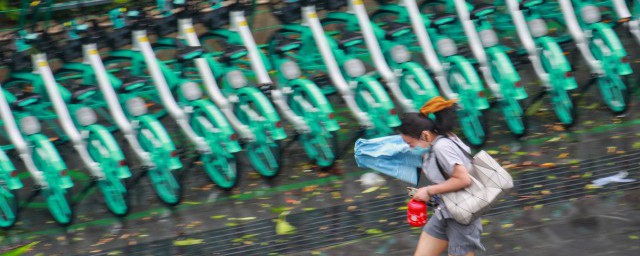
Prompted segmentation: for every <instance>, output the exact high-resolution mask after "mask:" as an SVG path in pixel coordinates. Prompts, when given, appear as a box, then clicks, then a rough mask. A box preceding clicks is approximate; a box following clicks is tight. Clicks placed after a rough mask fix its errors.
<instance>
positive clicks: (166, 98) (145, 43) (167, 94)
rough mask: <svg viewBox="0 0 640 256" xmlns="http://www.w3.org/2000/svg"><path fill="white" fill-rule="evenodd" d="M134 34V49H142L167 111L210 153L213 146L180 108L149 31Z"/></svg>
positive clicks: (194, 141)
mask: <svg viewBox="0 0 640 256" xmlns="http://www.w3.org/2000/svg"><path fill="white" fill-rule="evenodd" d="M132 34H133V42H134V43H133V48H132V50H134V51H140V52H141V53H142V55H143V56H144V61H145V63H146V65H147V68H148V69H149V72H150V73H151V77H152V78H153V84H154V86H155V87H156V90H158V94H159V96H160V100H161V101H162V105H163V106H164V108H165V109H166V110H167V112H169V115H170V116H171V117H172V118H173V119H174V120H175V121H176V123H177V124H178V126H180V128H181V129H182V131H183V132H184V133H185V134H186V135H187V137H188V138H189V140H190V141H191V142H192V143H193V144H194V145H195V147H196V149H197V150H198V151H200V152H202V153H210V152H211V148H210V147H209V145H207V143H206V141H205V139H204V138H202V137H200V136H198V134H196V132H195V131H194V130H193V127H191V125H190V124H189V117H188V116H187V113H185V111H184V110H183V109H182V108H180V106H179V105H178V103H177V102H176V101H175V99H174V98H173V94H172V93H171V90H170V89H169V85H167V80H166V79H165V77H164V75H163V74H162V71H161V70H160V66H159V65H158V59H157V58H156V55H155V53H154V52H153V49H152V48H151V44H150V43H149V39H148V38H147V31H145V30H135V31H133V33H132Z"/></svg>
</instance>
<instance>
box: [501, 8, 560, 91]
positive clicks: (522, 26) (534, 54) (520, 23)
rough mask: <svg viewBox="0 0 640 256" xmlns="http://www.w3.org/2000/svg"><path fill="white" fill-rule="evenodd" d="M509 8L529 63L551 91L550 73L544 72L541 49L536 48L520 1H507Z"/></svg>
mask: <svg viewBox="0 0 640 256" xmlns="http://www.w3.org/2000/svg"><path fill="white" fill-rule="evenodd" d="M506 4H507V7H508V8H509V14H510V15H511V19H512V20H513V23H514V24H515V26H516V32H517V33H518V38H519V39H520V42H521V43H522V45H523V46H524V48H525V49H526V50H527V53H528V55H529V61H531V65H532V66H533V70H534V71H535V73H536V75H537V76H538V78H540V80H541V81H542V83H543V85H544V86H545V88H547V89H551V82H550V81H549V73H547V72H545V71H544V68H543V67H542V61H541V60H540V55H539V54H540V49H538V47H537V46H536V43H535V41H534V40H533V35H531V31H530V30H529V25H528V24H527V21H526V20H525V17H524V14H522V11H521V10H520V5H519V2H518V0H506Z"/></svg>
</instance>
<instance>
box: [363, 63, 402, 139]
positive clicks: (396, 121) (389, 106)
mask: <svg viewBox="0 0 640 256" xmlns="http://www.w3.org/2000/svg"><path fill="white" fill-rule="evenodd" d="M356 81H358V85H361V86H364V87H365V88H368V90H369V91H370V92H372V96H373V97H374V98H375V99H376V101H377V102H378V103H379V104H381V105H382V108H383V109H385V110H387V111H391V110H395V105H394V104H393V101H392V100H391V97H389V94H387V92H386V91H385V89H384V87H382V84H380V82H378V80H376V79H374V78H373V77H371V76H367V75H365V76H361V77H358V78H357V79H356ZM386 123H387V125H388V126H389V127H397V126H400V124H401V122H400V118H399V117H398V115H397V114H396V115H391V114H389V115H387V120H386Z"/></svg>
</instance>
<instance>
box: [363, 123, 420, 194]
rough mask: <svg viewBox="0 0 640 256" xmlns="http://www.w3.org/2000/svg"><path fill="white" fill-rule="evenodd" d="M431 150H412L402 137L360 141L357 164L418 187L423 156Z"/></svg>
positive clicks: (393, 136)
mask: <svg viewBox="0 0 640 256" xmlns="http://www.w3.org/2000/svg"><path fill="white" fill-rule="evenodd" d="M428 150H429V149H426V148H413V149H412V148H410V147H409V145H408V144H407V143H406V142H404V140H402V137H400V135H391V136H386V137H380V138H375V139H358V141H356V144H355V149H354V151H355V153H354V155H355V158H356V164H357V165H358V167H361V168H369V169H372V170H374V171H377V172H380V173H382V174H385V175H387V176H391V177H394V178H396V179H399V180H402V181H404V182H407V183H410V184H412V185H414V186H416V185H418V177H419V176H418V171H417V168H419V167H422V155H423V154H425V153H426V152H427V151H428Z"/></svg>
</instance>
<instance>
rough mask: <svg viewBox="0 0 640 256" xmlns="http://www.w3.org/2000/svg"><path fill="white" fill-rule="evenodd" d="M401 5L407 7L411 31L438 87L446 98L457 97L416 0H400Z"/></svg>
mask: <svg viewBox="0 0 640 256" xmlns="http://www.w3.org/2000/svg"><path fill="white" fill-rule="evenodd" d="M401 5H403V6H404V7H405V8H407V12H408V13H409V18H410V19H411V27H412V28H413V32H414V33H416V37H417V38H418V44H419V45H420V48H421V49H422V55H423V56H424V59H425V60H426V62H427V65H428V66H429V68H431V71H433V73H434V74H435V76H436V77H435V78H436V81H438V85H439V87H440V89H442V92H443V94H444V95H445V97H446V98H448V99H457V98H458V94H457V93H455V92H453V90H451V86H449V81H447V73H446V71H445V70H444V67H443V65H442V63H441V62H440V60H439V59H438V54H437V53H436V51H435V48H434V47H433V44H432V43H431V39H430V37H429V33H427V29H426V28H425V26H424V20H423V19H422V14H421V13H420V10H419V9H418V4H417V3H416V0H402V1H401Z"/></svg>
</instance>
